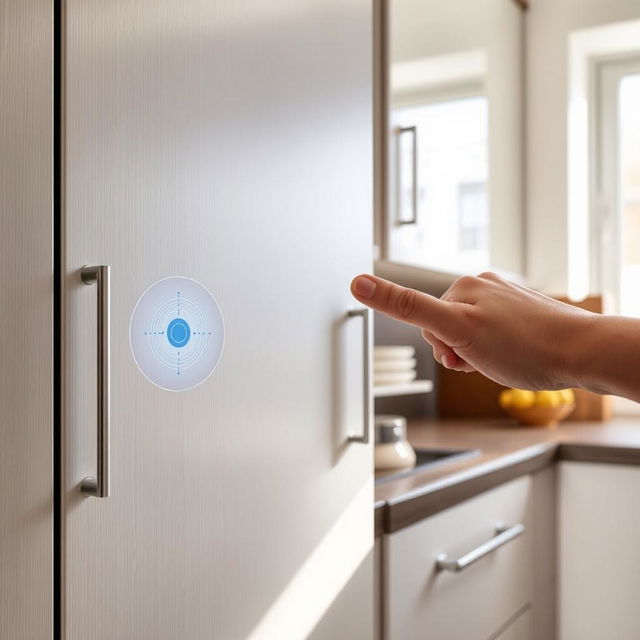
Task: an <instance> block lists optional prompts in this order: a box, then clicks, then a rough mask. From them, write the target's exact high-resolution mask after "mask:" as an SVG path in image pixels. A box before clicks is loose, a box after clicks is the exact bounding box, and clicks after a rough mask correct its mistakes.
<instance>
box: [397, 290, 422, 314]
mask: <svg viewBox="0 0 640 640" xmlns="http://www.w3.org/2000/svg"><path fill="white" fill-rule="evenodd" d="M416 298H417V293H416V292H415V291H414V290H413V289H403V290H402V291H400V292H399V293H398V296H397V297H396V303H395V308H396V312H397V313H398V315H399V316H400V317H401V318H409V317H411V316H412V315H413V312H414V311H415V308H416Z"/></svg>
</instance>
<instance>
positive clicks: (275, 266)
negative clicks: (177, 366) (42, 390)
mask: <svg viewBox="0 0 640 640" xmlns="http://www.w3.org/2000/svg"><path fill="white" fill-rule="evenodd" d="M66 11H67V14H66V25H65V27H66V69H65V75H66V78H65V82H66V87H67V93H66V122H67V133H66V149H67V155H66V180H65V186H66V230H67V231H66V238H65V240H66V246H67V252H66V280H65V287H66V312H67V322H66V341H67V352H66V356H67V368H66V378H65V387H66V394H65V398H66V402H67V416H66V424H67V438H66V443H67V448H66V453H65V455H66V461H67V462H66V464H67V469H66V494H65V512H66V546H65V549H64V561H65V569H66V580H67V588H66V592H65V598H64V608H65V614H66V620H67V632H66V638H67V639H68V640H86V638H89V637H91V638H95V639H97V640H102V639H104V640H106V639H109V640H113V639H114V638H117V639H118V640H128V639H131V640H133V639H135V640H145V639H149V640H165V639H166V640H176V639H178V638H179V639H181V640H198V639H200V638H202V639H204V638H206V639H210V638H220V639H225V640H226V639H235V638H271V637H273V638H278V640H284V639H286V638H298V637H299V638H302V637H305V636H306V635H307V634H308V633H309V632H311V629H312V628H313V627H315V628H316V629H318V630H322V629H335V628H340V624H336V622H335V620H334V621H328V620H326V616H325V611H328V612H329V613H328V614H327V615H336V616H338V622H339V621H340V616H343V618H342V619H343V620H344V619H345V616H347V615H348V616H349V619H350V620H352V616H354V615H356V616H359V619H360V620H361V624H360V625H359V627H360V631H359V633H361V636H360V637H362V638H363V639H365V638H370V637H371V635H372V629H371V625H372V613H371V593H369V592H368V589H367V588H366V584H367V583H366V581H364V582H365V584H364V586H363V581H362V580H361V579H360V576H362V575H366V574H367V573H369V572H370V569H369V567H368V564H369V563H370V561H371V555H370V553H369V551H370V549H371V547H372V543H373V530H372V509H371V505H372V502H373V491H372V487H373V483H372V478H371V467H372V461H371V447H370V445H366V446H363V445H362V444H349V443H348V441H347V438H348V435H349V434H350V433H352V432H354V431H356V432H359V430H360V429H361V425H362V420H363V416H362V402H361V397H362V379H361V376H362V361H361V358H362V355H363V354H362V339H361V327H359V326H358V323H357V322H349V321H348V318H347V312H348V310H349V308H350V307H351V306H352V305H353V304H354V301H353V300H352V298H351V296H350V294H349V289H348V284H349V280H350V278H351V277H352V276H354V275H356V274H357V273H358V272H361V271H363V270H367V269H369V268H370V266H371V235H372V232H371V218H372V215H371V207H372V203H371V200H372V185H371V175H372V167H371V156H372V149H371V132H372V121H371V94H372V91H371V49H372V46H371V15H370V12H371V9H370V6H369V3H368V2H366V1H365V0H348V1H346V2H345V1H344V0H322V1H320V0H313V1H311V0H308V1H304V2H300V1H299V0H277V1H275V2H270V3H265V2H262V1H259V0H250V1H245V2H232V1H230V0H229V1H222V0H219V1H217V2H212V1H210V0H185V1H183V2H175V1H174V0H137V1H133V0H110V1H109V2H86V1H85V0H68V2H67V8H66ZM87 263H89V264H110V265H111V284H112V316H111V322H112V352H111V371H112V413H111V440H110V443H111V453H112V467H111V470H112V478H111V496H110V498H109V499H108V500H86V499H83V498H82V497H81V494H80V491H79V484H80V482H81V481H82V479H83V478H84V477H85V476H86V475H88V474H89V473H90V472H91V471H92V470H93V468H94V465H95V455H96V452H95V430H94V428H93V424H94V416H95V411H96V407H95V399H94V398H95V393H94V392H93V384H94V375H95V374H94V371H95V366H96V363H95V335H94V330H95V321H96V318H95V299H94V292H93V291H91V290H90V289H89V288H88V287H85V286H84V285H83V284H82V283H81V282H80V281H79V279H78V277H77V274H78V269H80V268H81V267H82V266H83V265H84V264H87ZM170 275H182V276H189V277H192V278H195V279H197V280H198V281H200V282H202V283H203V284H204V285H206V286H207V287H208V288H209V289H210V290H211V292H212V293H213V294H214V295H215V297H216V299H217V300H218V302H219V303H220V306H221V309H222V312H223V314H224V317H225V326H226V344H225V352H224V354H223V357H222V360H221V361H220V364H219V365H218V368H217V369H216V372H215V373H214V374H213V375H212V376H211V378H209V379H208V380H207V381H206V382H205V383H204V384H202V385H200V386H199V387H197V388H195V389H193V390H190V391H187V392H181V393H171V392H167V391H163V390H161V389H159V388H158V387H155V386H154V385H152V384H151V383H149V382H148V381H147V380H146V379H145V378H144V376H142V375H141V374H140V372H139V371H138V369H137V367H136V365H135V362H134V360H133V358H132V355H131V352H130V348H129V339H128V328H129V320H130V315H131V313H132V311H133V308H134V305H135V302H136V300H137V299H138V297H139V296H140V295H141V293H142V292H143V291H144V290H145V289H146V288H147V287H148V286H149V285H150V284H151V283H153V282H155V281H156V280H158V279H160V278H163V277H165V276H170ZM292 309H294V312H293V313H292ZM369 584H370V582H369ZM357 585H359V586H358V588H355V586H357ZM347 598H348V601H346V599H347ZM352 624H353V623H352V622H351V625H352ZM320 632H321V631H320ZM352 637H354V638H357V636H352Z"/></svg>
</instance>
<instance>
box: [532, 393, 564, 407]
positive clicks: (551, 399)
mask: <svg viewBox="0 0 640 640" xmlns="http://www.w3.org/2000/svg"><path fill="white" fill-rule="evenodd" d="M561 402H562V400H561V398H560V395H559V394H558V393H557V392H556V391H536V407H557V406H559V405H560V404H561Z"/></svg>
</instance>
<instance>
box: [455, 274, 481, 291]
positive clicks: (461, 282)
mask: <svg viewBox="0 0 640 640" xmlns="http://www.w3.org/2000/svg"><path fill="white" fill-rule="evenodd" d="M477 282H478V278H476V277H475V276H461V277H460V278H458V279H457V280H456V282H455V284H456V286H457V287H459V288H462V289H470V288H471V287H474V286H475V285H476V283H477Z"/></svg>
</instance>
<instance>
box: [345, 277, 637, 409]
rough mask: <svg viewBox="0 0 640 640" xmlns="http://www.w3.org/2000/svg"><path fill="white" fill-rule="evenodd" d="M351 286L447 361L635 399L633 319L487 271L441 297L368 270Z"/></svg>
mask: <svg viewBox="0 0 640 640" xmlns="http://www.w3.org/2000/svg"><path fill="white" fill-rule="evenodd" d="M351 292H352V294H353V296H354V297H355V298H356V299H357V300H359V301H360V302H361V303H362V304H365V305H367V306H369V307H371V308H372V309H375V310H376V311H380V312H382V313H385V314H386V315H388V316H391V317H392V318H395V319H397V320H401V321H402V322H405V323H408V324H411V325H414V326H416V327H418V328H419V329H421V330H422V336H423V337H424V339H425V340H426V341H427V342H428V343H429V344H430V345H431V346H432V348H433V355H434V357H435V359H436V360H437V361H438V362H440V363H441V364H442V365H443V366H445V367H447V368H449V369H454V370H457V371H467V372H468V371H479V372H480V373H482V374H484V375H485V376H487V377H488V378H491V379H492V380H494V381H495V382H498V383H499V384H502V385H505V386H509V387H516V388H519V389H532V390H535V389H563V388H566V387H584V388H587V389H590V390H592V391H596V392H598V393H616V394H618V395H624V396H627V397H630V398H633V399H636V400H640V373H636V370H638V369H640V366H639V365H640V321H639V320H636V319H632V318H621V317H615V316H601V315H599V314H595V313H591V312H588V311H584V310H582V309H578V308H576V307H573V306H571V305H568V304H564V303H562V302H559V301H557V300H554V299H552V298H549V297H547V296H545V295H542V294H541V293H538V292H536V291H533V290H531V289H528V288H526V287H524V286H521V285H519V284H516V283H513V282H509V281H507V280H505V279H503V278H501V277H500V276H498V275H497V274H495V273H490V272H487V273H483V274H481V275H479V276H478V277H473V276H463V277H462V278H459V279H458V280H456V281H455V282H454V283H453V285H451V287H450V288H449V289H448V290H447V291H446V292H445V293H444V295H443V296H442V297H441V298H435V297H433V296H430V295H428V294H426V293H421V292H419V291H415V290H414V289H407V288H405V287H401V286H399V285H396V284H394V283H392V282H389V281H387V280H383V279H382V278H378V277H376V276H372V275H368V274H364V275H361V276H358V277H356V278H354V280H353V282H352V283H351ZM605 344H609V345H611V351H605V349H604V348H603V347H604V345H605ZM636 345H637V346H636ZM607 356H609V357H607ZM610 356H613V357H614V358H615V359H614V360H613V361H612V360H611V359H610Z"/></svg>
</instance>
